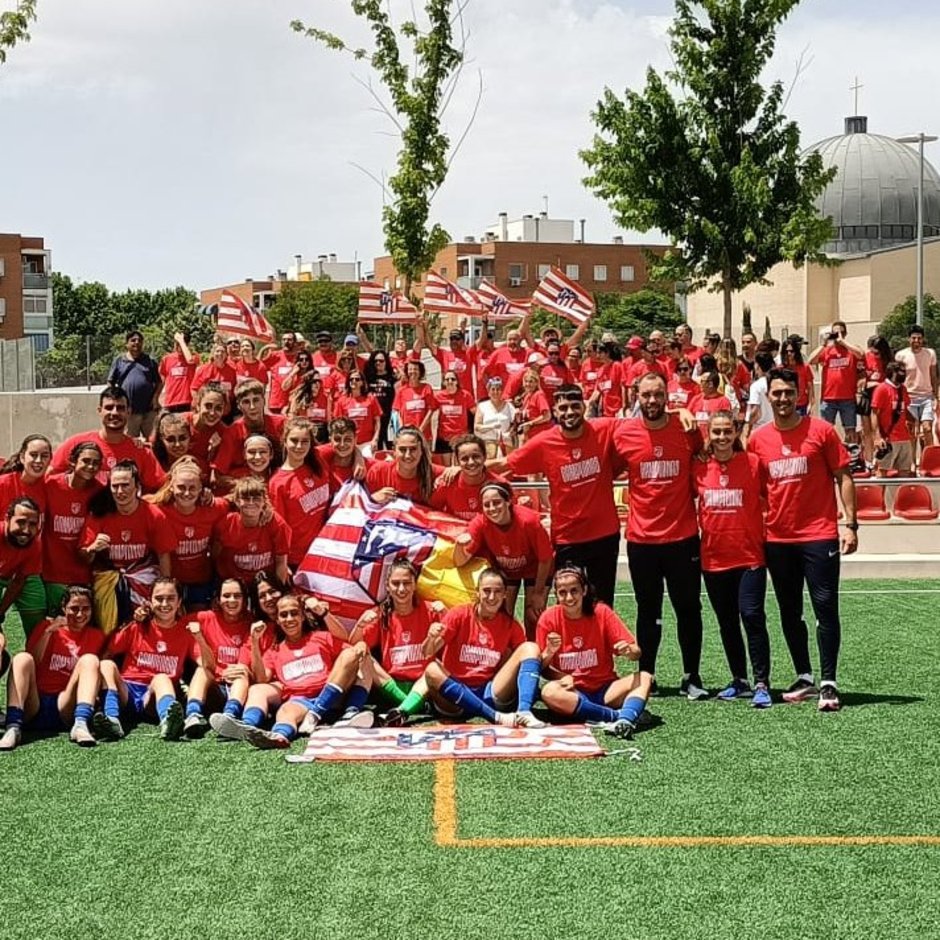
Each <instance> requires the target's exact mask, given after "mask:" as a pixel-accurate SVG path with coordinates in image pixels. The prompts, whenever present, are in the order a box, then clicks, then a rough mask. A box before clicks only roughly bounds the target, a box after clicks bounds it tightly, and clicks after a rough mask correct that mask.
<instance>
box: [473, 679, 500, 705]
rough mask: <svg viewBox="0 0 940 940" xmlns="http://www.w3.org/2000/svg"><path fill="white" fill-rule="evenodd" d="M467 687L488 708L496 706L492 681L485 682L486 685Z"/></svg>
mask: <svg viewBox="0 0 940 940" xmlns="http://www.w3.org/2000/svg"><path fill="white" fill-rule="evenodd" d="M467 688H468V689H469V690H470V691H471V692H472V693H473V694H474V695H475V696H476V697H477V698H478V699H481V700H482V701H484V702H486V704H487V705H489V706H490V708H496V699H495V698H494V696H493V683H492V682H487V683H486V685H468V686H467Z"/></svg>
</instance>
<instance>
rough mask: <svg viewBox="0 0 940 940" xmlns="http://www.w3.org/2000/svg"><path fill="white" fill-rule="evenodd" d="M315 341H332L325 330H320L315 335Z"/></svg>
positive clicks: (329, 334)
mask: <svg viewBox="0 0 940 940" xmlns="http://www.w3.org/2000/svg"><path fill="white" fill-rule="evenodd" d="M317 339H318V340H319V339H329V340H332V339H333V334H332V333H330V332H328V331H327V330H320V332H319V333H317Z"/></svg>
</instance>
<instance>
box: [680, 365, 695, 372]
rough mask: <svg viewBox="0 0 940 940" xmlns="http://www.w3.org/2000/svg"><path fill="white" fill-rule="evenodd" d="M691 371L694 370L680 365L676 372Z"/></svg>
mask: <svg viewBox="0 0 940 940" xmlns="http://www.w3.org/2000/svg"><path fill="white" fill-rule="evenodd" d="M691 371H692V370H691V369H690V368H689V367H688V366H679V368H678V369H676V372H691Z"/></svg>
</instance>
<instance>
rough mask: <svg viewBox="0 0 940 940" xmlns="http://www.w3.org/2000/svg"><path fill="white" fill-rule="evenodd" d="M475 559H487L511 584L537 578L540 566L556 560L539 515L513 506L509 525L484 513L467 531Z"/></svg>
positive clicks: (468, 546)
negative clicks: (504, 524)
mask: <svg viewBox="0 0 940 940" xmlns="http://www.w3.org/2000/svg"><path fill="white" fill-rule="evenodd" d="M467 531H468V532H469V533H470V544H469V545H467V546H465V548H466V549H467V551H468V552H469V553H470V554H471V555H479V554H483V555H485V556H486V557H487V558H488V559H490V561H491V562H492V563H493V565H494V566H495V567H496V568H497V569H498V570H499V571H501V572H502V573H503V575H504V576H505V577H506V578H507V579H508V580H510V581H522V580H526V579H528V578H534V577H536V575H537V574H538V569H539V565H540V564H542V563H543V562H546V561H551V560H552V558H553V557H554V552H553V551H552V543H551V540H550V539H549V537H548V533H547V532H546V531H545V526H543V525H542V520H541V517H540V516H539V514H538V513H537V512H536V511H535V510H534V509H529V507H528V506H513V508H512V515H511V517H510V519H509V525H507V526H505V527H503V526H499V525H497V524H496V523H495V522H493V521H492V520H491V519H489V518H488V517H487V516H485V515H484V514H483V513H482V512H481V513H480V514H479V515H478V516H476V518H474V519H473V520H471V522H470V525H469V526H468V527H467Z"/></svg>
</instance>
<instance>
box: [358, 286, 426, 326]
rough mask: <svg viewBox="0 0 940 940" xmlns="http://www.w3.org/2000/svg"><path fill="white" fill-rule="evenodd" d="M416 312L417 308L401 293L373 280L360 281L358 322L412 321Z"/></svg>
mask: <svg viewBox="0 0 940 940" xmlns="http://www.w3.org/2000/svg"><path fill="white" fill-rule="evenodd" d="M417 313H418V308H417V307H416V306H415V305H414V304H413V303H411V301H410V300H407V299H406V298H405V297H403V296H402V295H401V294H399V293H392V291H390V290H387V289H386V288H384V287H383V286H382V285H381V284H376V283H374V282H373V281H362V283H360V285H359V322H360V323H414V320H415V316H416V315H417Z"/></svg>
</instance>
